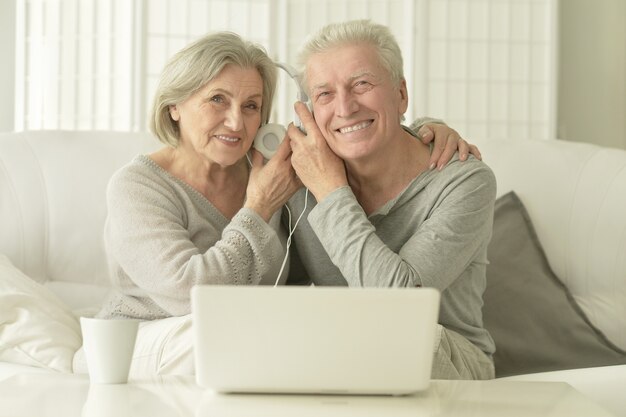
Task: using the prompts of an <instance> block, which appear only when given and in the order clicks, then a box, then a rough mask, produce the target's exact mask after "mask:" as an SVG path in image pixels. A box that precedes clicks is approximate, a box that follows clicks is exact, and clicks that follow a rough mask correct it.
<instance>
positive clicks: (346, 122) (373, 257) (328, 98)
mask: <svg viewBox="0 0 626 417" xmlns="http://www.w3.org/2000/svg"><path fill="white" fill-rule="evenodd" d="M300 64H301V67H302V69H301V70H302V81H303V84H304V87H305V89H306V90H307V91H308V92H309V94H310V97H311V109H312V111H313V114H314V115H315V117H313V115H312V114H311V112H310V111H309V110H308V109H307V107H306V106H305V105H304V104H302V103H296V111H297V113H298V115H299V116H300V118H301V120H302V121H303V124H304V126H305V128H306V132H307V134H304V133H302V132H301V131H300V130H298V129H297V128H296V127H294V126H290V128H289V130H288V135H289V137H290V143H291V148H292V152H293V154H292V165H293V167H294V169H295V170H296V172H297V174H298V176H299V177H300V179H301V180H302V182H303V184H304V185H305V186H306V187H307V190H304V189H303V190H301V191H299V192H298V193H297V194H296V195H295V196H294V197H292V199H291V200H290V203H289V205H290V207H291V210H292V212H293V213H300V212H302V211H305V215H304V216H303V218H302V221H301V222H300V224H299V225H298V227H297V229H296V230H295V233H294V242H295V249H296V250H295V253H294V261H293V262H292V264H293V266H292V270H291V282H292V283H296V281H300V282H301V283H303V281H304V283H307V282H312V283H314V284H315V285H348V286H351V287H419V286H422V287H434V288H437V289H438V290H439V291H440V292H441V308H440V315H439V323H440V325H439V327H438V337H437V346H436V351H435V358H434V363H433V373H432V376H433V378H439V379H489V378H493V376H494V368H493V361H492V354H493V352H494V350H495V347H494V342H493V340H492V338H491V336H490V335H489V333H488V332H487V330H486V329H485V328H484V327H483V320H482V311H481V308H482V303H483V302H482V295H483V292H484V289H485V285H486V265H487V244H488V243H489V239H490V237H491V228H492V219H493V207H494V200H495V195H496V182H495V177H494V175H493V173H492V171H491V170H490V169H489V168H488V167H487V166H486V165H485V164H484V163H482V162H481V161H479V160H477V159H475V158H474V157H472V156H470V157H469V159H468V160H467V161H466V162H463V163H461V161H460V159H459V157H458V156H456V155H455V156H454V157H453V158H452V160H451V161H450V162H449V163H448V164H447V166H446V167H445V169H442V170H439V169H432V164H431V156H432V155H431V154H432V153H433V152H432V148H431V147H430V146H428V145H425V144H424V143H422V142H421V141H420V140H418V139H417V135H415V134H414V132H413V130H411V129H409V128H407V127H405V126H403V125H402V120H403V119H404V117H403V114H404V113H405V111H406V109H407V106H408V92H407V87H406V81H405V79H404V76H403V72H402V56H401V52H400V49H399V47H398V44H397V42H396V40H395V39H394V37H393V35H392V34H391V33H390V31H389V29H388V28H387V27H385V26H382V25H378V24H374V23H372V22H370V21H362V20H360V21H350V22H345V23H339V24H331V25H328V26H326V27H324V28H322V29H321V30H320V31H319V32H318V33H317V34H315V35H314V36H313V37H312V38H310V40H309V41H308V42H307V43H306V44H305V45H304V47H303V49H302V51H301V53H300ZM418 127H419V124H418V125H415V126H413V129H417V128H418ZM462 159H465V158H462ZM310 194H312V196H311V195H310ZM302 267H304V269H303V268H302ZM407 331H410V329H407Z"/></svg>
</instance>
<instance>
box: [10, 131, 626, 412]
mask: <svg viewBox="0 0 626 417" xmlns="http://www.w3.org/2000/svg"><path fill="white" fill-rule="evenodd" d="M471 140H472V142H474V143H476V144H477V145H478V146H479V148H480V149H481V152H482V154H483V156H484V160H485V161H486V162H487V163H488V164H489V165H490V166H491V168H492V169H493V170H494V172H495V174H496V177H497V180H498V187H499V192H498V195H499V196H501V195H504V194H506V193H507V192H508V191H511V190H514V191H515V192H516V193H517V195H518V197H519V199H520V200H521V202H522V203H523V204H524V206H525V207H526V209H527V210H528V213H529V215H530V219H531V220H532V222H533V224H534V226H535V228H536V231H537V235H538V238H539V241H540V242H541V244H542V245H543V248H544V249H545V252H546V255H547V259H548V261H549V264H550V266H551V267H552V269H553V270H554V272H555V273H556V275H557V276H558V277H559V278H560V279H561V280H562V281H563V283H564V284H565V285H566V287H567V288H568V289H569V290H570V291H571V294H572V295H573V297H574V300H575V301H576V302H577V303H578V304H579V305H580V307H581V309H582V311H583V312H584V314H586V316H587V317H588V319H589V321H590V322H591V323H592V324H593V325H594V326H596V327H597V329H599V331H601V332H602V333H603V334H604V335H605V336H606V338H607V339H608V340H609V341H610V342H612V344H613V345H614V347H615V348H616V349H618V350H619V349H622V350H624V349H626V151H621V150H616V149H606V148H600V147H597V146H592V145H586V144H576V143H570V142H565V141H557V140H554V141H536V140H524V141H510V140H488V141H487V140H479V139H478V138H471ZM158 146H159V145H158V142H157V141H156V140H155V139H153V138H151V137H150V136H149V135H147V134H138V133H119V132H118V133H116V132H64V131H42V132H23V133H10V134H0V255H5V256H6V258H5V261H6V260H7V259H8V260H10V262H11V263H12V264H13V265H14V266H15V268H16V270H19V271H21V272H23V274H25V275H26V276H29V277H31V278H32V279H33V280H35V281H37V282H39V283H41V284H44V286H45V288H47V289H49V290H51V292H52V293H54V294H56V295H57V296H58V297H59V298H60V299H61V300H62V304H63V306H65V308H66V309H68V310H72V311H73V312H74V313H75V314H91V313H93V312H95V311H96V310H97V308H98V305H99V303H100V302H101V301H102V299H103V297H104V295H105V294H106V292H107V290H108V280H107V265H106V261H105V255H104V248H103V242H102V229H103V223H104V219H105V215H106V207H105V187H106V184H107V181H108V179H109V177H110V176H111V174H112V173H113V172H114V171H115V170H116V169H117V168H118V167H120V166H122V165H123V164H125V163H126V162H128V161H129V160H130V159H131V158H132V157H133V156H134V155H136V154H138V153H146V152H149V151H150V150H152V149H155V148H156V147H158ZM0 264H1V263H0ZM7 265H8V264H7V263H6V262H5V269H4V270H2V269H0V274H2V273H3V272H2V271H4V273H5V274H6V273H7V272H6V271H7V270H8V269H7V268H6V267H7ZM22 277H23V275H22ZM3 279H4V277H3V276H2V275H0V282H2V281H1V280H3ZM46 291H47V290H46ZM46 294H47V293H46ZM1 296H3V295H2V294H0V297H1ZM1 302H2V300H0V303H1ZM5 304H6V303H5ZM63 306H57V307H55V308H59V309H63ZM0 308H2V307H0ZM55 311H57V310H55ZM42 316H51V314H50V313H49V312H42ZM64 320H66V321H67V322H71V320H72V319H71V318H67V317H66V318H65V319H64ZM545 320H551V321H558V320H559V317H546V318H545ZM3 321H4V322H3ZM0 325H1V326H5V327H6V318H5V319H4V320H3V319H2V318H0ZM71 326H74V324H72V323H70V327H71ZM74 329H75V328H74ZM520 331H523V329H520ZM70 333H71V332H70ZM0 334H1V333H0ZM70 336H71V337H70ZM70 336H68V338H67V340H70V341H71V342H68V346H67V349H66V351H71V348H72V347H73V346H75V345H76V344H80V339H78V340H76V337H75V335H73V334H71V335H70ZM12 348H13V349H14V348H15V347H11V346H6V345H4V346H3V345H0V358H3V357H4V358H7V357H9V358H12V357H15V355H14V356H11V355H8V356H7V355H6V351H7V350H10V349H12ZM36 348H38V347H37V346H36V347H35V349H36ZM3 350H4V351H5V352H4V356H2V355H3ZM18 359H19V355H18ZM18 361H19V360H18ZM21 362H22V364H21V365H15V364H11V363H7V362H4V363H0V379H4V378H6V377H8V376H10V375H13V374H15V373H17V372H22V371H32V372H41V371H45V372H49V370H42V366H44V367H45V364H43V365H42V363H41V361H39V363H38V365H39V366H36V367H35V366H29V361H28V360H22V361H21ZM33 364H35V363H32V362H31V363H30V365H33ZM70 364H71V361H70ZM64 366H65V368H67V366H68V365H67V361H66V362H65V363H63V364H61V365H59V366H57V367H56V368H55V367H54V366H49V367H48V368H51V369H60V370H64V369H65V368H64ZM508 378H509V379H522V380H557V381H559V380H560V381H565V382H569V383H570V384H571V385H573V386H574V387H575V388H577V389H579V390H580V391H582V392H583V393H585V394H586V395H588V396H590V397H591V398H592V399H595V400H596V401H598V402H600V403H601V404H603V405H604V406H605V407H606V408H608V409H610V410H612V411H613V412H614V413H615V414H616V415H626V400H625V399H624V397H623V395H622V391H623V389H624V387H626V365H614V366H608V367H594V368H587V369H575V370H567V371H556V372H544V373H535V374H529V375H517V376H511V377H508Z"/></svg>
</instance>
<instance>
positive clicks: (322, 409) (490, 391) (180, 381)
mask: <svg viewBox="0 0 626 417" xmlns="http://www.w3.org/2000/svg"><path fill="white" fill-rule="evenodd" d="M611 415H612V414H610V413H609V412H608V411H606V410H604V409H602V408H601V407H600V406H599V405H597V404H595V403H594V402H592V401H591V400H589V399H587V398H586V397H585V396H583V395H582V394H580V393H579V392H578V391H576V390H575V389H573V388H572V387H571V386H569V385H568V384H565V383H563V382H520V381H497V380H496V381H484V382H479V381H433V382H432V383H431V386H430V388H429V389H428V390H427V391H424V392H422V393H419V394H416V395H413V396H406V397H375V396H317V395H303V396H299V395H234V394H230V395H219V394H213V393H211V392H209V391H204V390H202V389H201V388H199V387H198V386H197V385H196V384H195V381H194V379H193V377H167V378H162V379H158V380H149V381H131V382H129V383H128V384H120V385H91V384H90V383H89V380H88V378H87V376H86V375H62V374H48V373H45V374H21V375H15V376H13V377H10V378H8V379H6V380H4V381H1V382H0V417H33V416H37V417H48V416H63V417H73V416H81V417H95V416H98V417H99V416H107V417H112V416H115V417H125V416H132V417H141V416H149V417H159V416H168V417H174V416H181V417H183V416H194V417H203V416H207V417H208V416H211V417H225V416H229V417H253V416H254V417H269V416H272V417H283V416H284V417H308V416H311V417H313V416H316V417H324V416H332V417H351V416H371V417H374V416H376V417H396V416H398V417H400V416H401V417H404V416H406V417H408V416H411V417H426V416H437V417H446V416H463V417H468V416H469V417H471V416H481V417H490V416H497V417H525V416H550V417H559V416H563V417H576V416H581V417H582V416H584V417H589V416H593V417H605V416H611Z"/></svg>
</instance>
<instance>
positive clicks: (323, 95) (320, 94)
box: [315, 91, 330, 99]
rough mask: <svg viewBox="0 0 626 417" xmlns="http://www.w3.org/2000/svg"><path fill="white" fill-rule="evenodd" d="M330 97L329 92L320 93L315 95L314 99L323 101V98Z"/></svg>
mask: <svg viewBox="0 0 626 417" xmlns="http://www.w3.org/2000/svg"><path fill="white" fill-rule="evenodd" d="M329 95H330V91H322V92H319V93H317V96H316V97H315V98H316V99H323V98H325V97H328V96H329Z"/></svg>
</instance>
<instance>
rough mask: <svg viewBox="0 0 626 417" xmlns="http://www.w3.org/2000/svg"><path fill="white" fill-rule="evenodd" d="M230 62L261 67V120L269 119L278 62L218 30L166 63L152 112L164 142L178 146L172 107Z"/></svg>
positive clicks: (152, 125) (152, 127)
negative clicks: (275, 62) (171, 113)
mask: <svg viewBox="0 0 626 417" xmlns="http://www.w3.org/2000/svg"><path fill="white" fill-rule="evenodd" d="M229 64H230V65H235V66H238V67H241V68H255V69H256V70H257V71H259V74H260V75H261V79H262V80H263V103H262V105H261V124H264V123H267V122H268V120H269V117H270V111H271V108H272V100H273V99H274V92H275V90H276V77H277V75H276V73H277V71H276V65H275V64H274V62H273V61H272V59H271V58H270V57H269V56H268V55H267V52H266V51H265V49H264V48H263V47H262V46H259V45H256V44H254V43H251V42H248V41H244V40H243V39H242V38H241V37H240V36H239V35H237V34H235V33H232V32H217V33H212V34H209V35H206V36H204V37H203V38H201V39H199V40H197V41H195V42H193V43H192V44H190V45H188V46H186V47H185V48H183V49H182V50H180V51H179V52H177V53H176V54H175V55H174V56H173V57H172V58H171V59H170V60H169V61H168V63H167V64H166V65H165V68H164V69H163V72H162V73H161V78H160V80H159V84H158V86H157V89H156V92H155V94H154V100H153V103H152V111H151V115H150V130H151V131H152V133H154V134H155V135H156V136H157V138H158V139H159V140H160V141H161V142H163V143H165V144H167V145H171V146H173V147H176V146H178V142H179V139H180V132H179V129H178V123H177V122H176V121H174V120H173V119H172V118H171V116H170V111H169V110H170V109H169V107H170V106H172V105H176V104H180V103H182V102H183V101H185V100H186V99H188V98H189V97H190V96H192V95H193V94H194V93H195V92H197V91H198V90H200V89H201V88H203V87H204V86H205V85H206V84H207V83H208V82H209V81H211V80H213V79H214V78H215V77H216V76H217V75H218V74H219V73H220V72H221V71H222V69H224V67H225V66H226V65H229Z"/></svg>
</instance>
